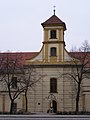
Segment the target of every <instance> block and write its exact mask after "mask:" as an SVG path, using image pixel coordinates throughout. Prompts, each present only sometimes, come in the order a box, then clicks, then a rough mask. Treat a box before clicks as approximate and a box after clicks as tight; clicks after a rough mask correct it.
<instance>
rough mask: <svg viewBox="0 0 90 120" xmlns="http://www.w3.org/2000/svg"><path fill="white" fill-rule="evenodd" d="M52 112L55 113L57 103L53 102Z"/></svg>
mask: <svg viewBox="0 0 90 120" xmlns="http://www.w3.org/2000/svg"><path fill="white" fill-rule="evenodd" d="M53 112H54V113H56V112H57V102H56V101H55V100H53Z"/></svg>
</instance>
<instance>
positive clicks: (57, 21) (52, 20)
mask: <svg viewBox="0 0 90 120" xmlns="http://www.w3.org/2000/svg"><path fill="white" fill-rule="evenodd" d="M41 25H42V26H43V27H45V26H48V25H50V26H51V25H53V26H54V25H62V26H63V27H64V29H65V30H66V25H65V23H64V22H63V21H62V20H60V19H59V18H58V17H57V16H56V15H53V16H51V17H50V18H49V19H48V20H46V21H45V22H43V23H42V24H41Z"/></svg>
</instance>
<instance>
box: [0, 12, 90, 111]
mask: <svg viewBox="0 0 90 120" xmlns="http://www.w3.org/2000/svg"><path fill="white" fill-rule="evenodd" d="M41 25H42V27H43V36H44V37H43V38H44V39H43V41H42V43H43V45H42V48H41V50H40V51H39V52H26V53H25V52H24V53H23V52H22V53H20V54H21V56H22V57H23V65H25V66H27V67H28V66H34V69H35V70H36V71H37V72H38V73H39V74H41V75H44V77H42V78H41V79H40V81H39V82H38V83H36V85H35V86H34V87H33V89H30V91H28V96H27V97H28V112H32V113H34V112H43V113H47V112H54V113H56V112H58V111H75V107H76V102H75V101H76V88H77V84H76V83H75V81H74V80H72V79H71V78H70V77H68V76H66V75H65V74H66V73H68V74H71V71H72V68H74V71H75V64H73V62H72V56H71V53H70V52H68V51H67V50H66V48H65V40H64V34H65V31H66V30H67V28H66V24H65V22H63V21H62V20H61V19H60V18H59V17H57V16H56V14H55V10H54V14H53V15H52V16H51V17H50V18H48V19H47V20H46V21H45V22H43V23H41ZM10 54H11V55H12V54H13V53H10ZM14 54H18V53H14ZM77 54H78V53H77ZM89 56H90V53H89ZM74 60H75V59H74ZM88 74H89V76H90V73H88ZM35 77H38V75H37V76H35ZM79 97H80V100H79V110H80V111H90V104H89V101H90V79H87V80H86V81H83V82H82V84H81V92H80V96H79ZM15 104H16V111H19V110H22V109H24V108H25V99H24V95H23V94H22V95H20V96H19V97H18V98H17V99H16V100H15ZM9 108H10V101H9V98H8V94H7V93H6V92H5V91H4V90H3V91H2V88H0V111H3V112H8V111H9Z"/></svg>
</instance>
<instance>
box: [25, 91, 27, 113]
mask: <svg viewBox="0 0 90 120" xmlns="http://www.w3.org/2000/svg"><path fill="white" fill-rule="evenodd" d="M25 102H26V109H25V110H26V112H27V111H28V99H27V90H26V91H25Z"/></svg>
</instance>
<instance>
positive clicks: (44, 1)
mask: <svg viewBox="0 0 90 120" xmlns="http://www.w3.org/2000/svg"><path fill="white" fill-rule="evenodd" d="M54 5H55V6H56V15H57V16H58V17H59V18H60V19H61V20H62V21H64V22H65V23H66V26H67V31H66V32H65V42H66V48H67V50H70V49H71V48H72V46H80V45H81V44H82V42H83V41H84V40H88V41H90V0H0V51H7V50H10V51H39V50H40V49H41V47H42V41H43V29H42V26H41V23H42V22H44V21H45V20H47V19H48V18H49V17H51V16H52V15H53V6H54ZM89 43H90V42H89Z"/></svg>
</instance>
